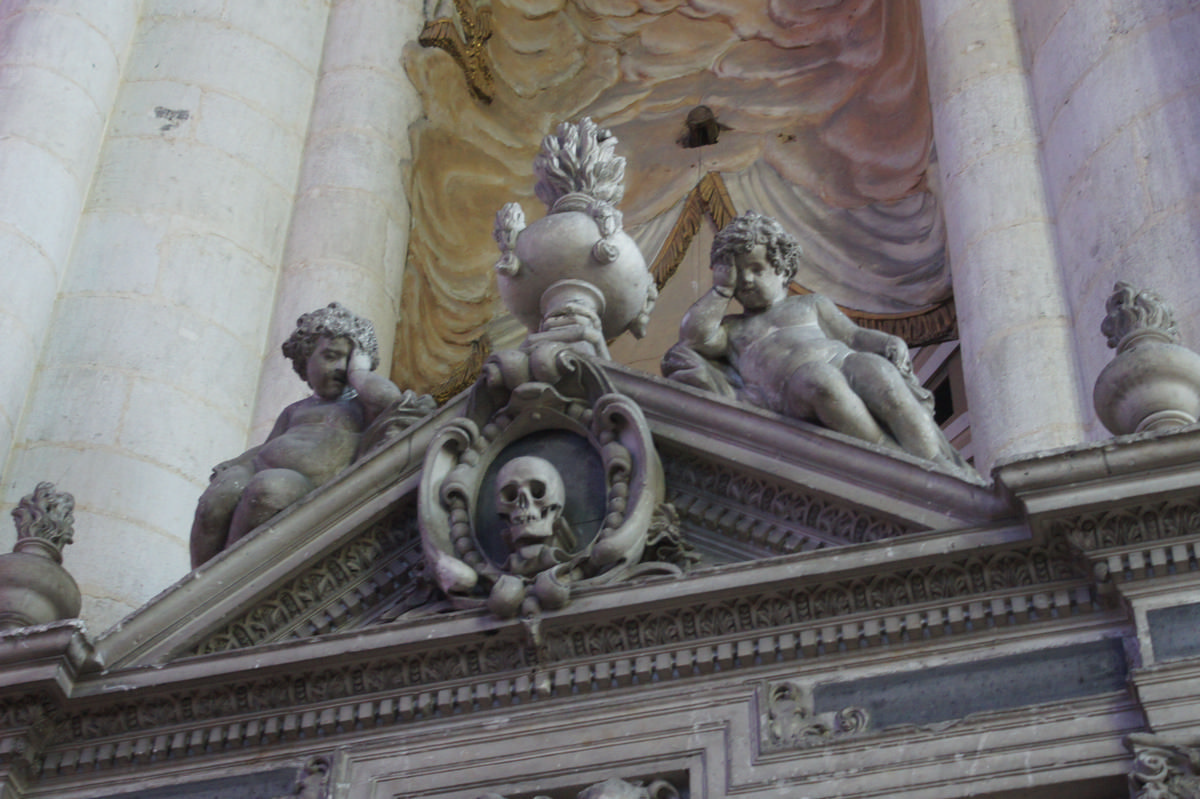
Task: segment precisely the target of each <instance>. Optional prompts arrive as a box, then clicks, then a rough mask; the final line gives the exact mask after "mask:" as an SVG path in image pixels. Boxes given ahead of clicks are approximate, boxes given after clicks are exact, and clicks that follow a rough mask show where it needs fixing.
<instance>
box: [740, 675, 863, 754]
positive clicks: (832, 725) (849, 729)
mask: <svg viewBox="0 0 1200 799" xmlns="http://www.w3.org/2000/svg"><path fill="white" fill-rule="evenodd" d="M759 697H760V700H759V701H760V702H761V704H762V706H764V707H763V712H762V713H761V714H760V717H759V751H760V752H763V753H764V754H767V753H771V752H782V751H787V750H790V749H807V748H809V747H813V746H822V745H824V744H828V743H832V742H834V741H836V740H838V739H841V738H849V737H852V736H856V735H859V734H860V733H863V732H865V731H866V730H867V729H868V728H869V727H870V726H871V718H870V715H869V714H868V713H867V711H866V710H864V709H863V708H860V707H848V708H843V709H842V710H839V711H837V712H836V713H822V714H817V713H815V712H814V711H813V702H812V697H811V696H809V695H808V694H807V693H806V692H805V691H804V689H803V688H801V687H800V686H799V685H796V684H795V683H793V682H787V681H784V682H778V683H770V684H764V685H761V686H759Z"/></svg>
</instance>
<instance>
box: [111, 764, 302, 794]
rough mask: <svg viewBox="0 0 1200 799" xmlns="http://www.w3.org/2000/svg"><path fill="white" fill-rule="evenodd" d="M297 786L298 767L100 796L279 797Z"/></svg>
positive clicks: (290, 792) (289, 792)
mask: <svg viewBox="0 0 1200 799" xmlns="http://www.w3.org/2000/svg"><path fill="white" fill-rule="evenodd" d="M295 786H296V769H294V768H285V769H275V770H273V771H264V772H262V773H259V774H247V775H239V776H237V777H219V778H217V779H212V780H198V781H196V782H189V783H185V784H183V785H172V786H170V787H167V788H151V789H148V790H141V791H133V792H132V793H113V794H108V795H105V796H103V797H100V798H99V799H275V798H276V797H283V796H291V795H292V791H293V788H295Z"/></svg>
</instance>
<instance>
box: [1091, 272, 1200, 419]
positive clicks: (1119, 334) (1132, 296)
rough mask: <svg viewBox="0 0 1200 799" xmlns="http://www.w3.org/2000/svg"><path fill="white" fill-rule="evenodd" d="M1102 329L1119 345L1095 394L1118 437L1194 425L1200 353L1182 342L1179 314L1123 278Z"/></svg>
mask: <svg viewBox="0 0 1200 799" xmlns="http://www.w3.org/2000/svg"><path fill="white" fill-rule="evenodd" d="M1105 309H1106V310H1107V311H1108V314H1107V315H1106V316H1105V317H1104V321H1103V322H1102V323H1101V325H1100V332H1101V333H1103V334H1104V335H1105V337H1106V338H1107V339H1108V346H1110V347H1113V348H1114V349H1116V351H1117V354H1116V356H1115V357H1114V358H1113V360H1112V362H1111V363H1109V364H1108V366H1106V367H1105V368H1104V369H1103V371H1101V372H1100V376H1099V377H1098V378H1097V379H1096V386H1095V389H1094V391H1093V393H1092V400H1093V404H1094V405H1095V407H1096V413H1097V415H1098V416H1099V417H1100V421H1101V422H1103V423H1104V426H1105V427H1107V428H1108V429H1109V430H1110V431H1112V432H1113V433H1114V434H1116V435H1124V434H1127V433H1141V432H1146V431H1154V430H1162V429H1167V428H1171V427H1179V426H1181V425H1186V424H1192V423H1194V422H1195V421H1196V419H1197V417H1198V416H1200V355H1197V354H1196V353H1195V352H1192V351H1191V350H1189V349H1187V348H1186V347H1184V346H1182V345H1181V344H1179V329H1178V328H1177V327H1176V325H1175V314H1174V312H1173V311H1172V310H1171V307H1170V306H1169V305H1167V304H1166V303H1165V302H1163V300H1162V298H1161V297H1159V296H1158V295H1157V294H1155V293H1154V292H1151V291H1144V290H1138V289H1136V288H1134V287H1133V286H1132V285H1130V284H1129V283H1125V282H1123V281H1122V282H1119V283H1117V284H1116V285H1115V286H1114V287H1113V293H1112V296H1110V297H1109V298H1108V301H1107V302H1106V303H1105Z"/></svg>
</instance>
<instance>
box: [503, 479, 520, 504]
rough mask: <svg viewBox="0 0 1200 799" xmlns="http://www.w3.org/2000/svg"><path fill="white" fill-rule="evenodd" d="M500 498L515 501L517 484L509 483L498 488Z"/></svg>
mask: <svg viewBox="0 0 1200 799" xmlns="http://www.w3.org/2000/svg"><path fill="white" fill-rule="evenodd" d="M500 499H502V500H504V501H505V502H516V501H517V484H516V483H509V484H508V485H506V486H504V487H503V488H501V489H500Z"/></svg>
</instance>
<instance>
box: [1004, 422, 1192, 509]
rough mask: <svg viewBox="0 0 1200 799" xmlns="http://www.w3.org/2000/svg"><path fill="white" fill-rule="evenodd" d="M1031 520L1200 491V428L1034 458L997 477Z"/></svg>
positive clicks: (1008, 465)
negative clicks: (1164, 495) (1130, 500)
mask: <svg viewBox="0 0 1200 799" xmlns="http://www.w3.org/2000/svg"><path fill="white" fill-rule="evenodd" d="M992 474H993V475H994V477H995V478H996V482H997V484H998V485H1002V486H1004V487H1006V488H1007V489H1008V490H1009V491H1011V492H1012V494H1013V496H1014V497H1015V498H1016V499H1017V500H1018V501H1019V502H1020V503H1022V504H1023V505H1024V507H1025V509H1026V512H1027V513H1028V514H1029V515H1030V516H1031V517H1035V516H1039V515H1045V514H1050V515H1053V514H1058V513H1063V512H1069V511H1082V510H1086V509H1088V508H1091V507H1097V506H1107V505H1112V504H1113V503H1116V502H1121V501H1123V500H1127V499H1132V498H1136V497H1147V496H1149V495H1163V494H1169V493H1181V492H1186V491H1194V490H1195V489H1196V488H1197V487H1198V486H1200V425H1190V426H1188V427H1181V428H1174V429H1170V430H1165V431H1158V432H1154V433H1138V434H1134V435H1128V436H1117V437H1116V438H1111V439H1108V440H1106V441H1100V442H1094V443H1089V444H1080V445H1077V446H1072V447H1064V448H1061V449H1055V450H1047V451H1043V452H1034V453H1030V454H1028V455H1022V456H1019V457H1017V458H1013V459H1011V460H1008V461H1005V462H1003V463H1001V464H999V465H998V466H997V467H996V468H995V469H994V470H993V472H992Z"/></svg>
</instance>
